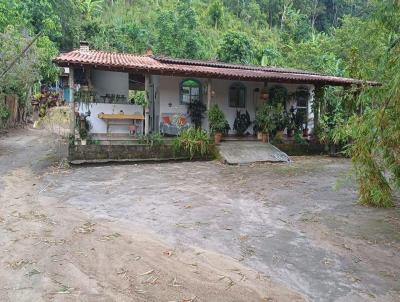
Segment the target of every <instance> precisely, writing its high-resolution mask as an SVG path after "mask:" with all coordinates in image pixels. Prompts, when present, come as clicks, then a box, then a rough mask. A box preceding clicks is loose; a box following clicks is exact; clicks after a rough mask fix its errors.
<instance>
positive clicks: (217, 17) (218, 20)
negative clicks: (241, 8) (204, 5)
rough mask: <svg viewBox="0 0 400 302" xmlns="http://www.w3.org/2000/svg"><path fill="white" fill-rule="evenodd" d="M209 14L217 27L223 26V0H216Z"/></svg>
mask: <svg viewBox="0 0 400 302" xmlns="http://www.w3.org/2000/svg"><path fill="white" fill-rule="evenodd" d="M208 15H209V16H210V19H211V22H212V24H213V25H214V27H215V28H218V26H221V24H222V20H223V17H224V6H223V3H222V1H221V0H214V1H213V3H212V4H211V5H210V7H209V9H208Z"/></svg>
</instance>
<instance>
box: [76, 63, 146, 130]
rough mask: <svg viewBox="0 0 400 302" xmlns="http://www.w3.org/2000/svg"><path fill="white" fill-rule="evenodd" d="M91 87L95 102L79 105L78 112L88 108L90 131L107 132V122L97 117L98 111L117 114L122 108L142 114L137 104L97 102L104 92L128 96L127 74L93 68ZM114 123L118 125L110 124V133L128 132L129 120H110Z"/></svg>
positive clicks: (126, 112)
mask: <svg viewBox="0 0 400 302" xmlns="http://www.w3.org/2000/svg"><path fill="white" fill-rule="evenodd" d="M91 78H92V85H93V89H94V91H95V93H96V100H97V101H98V102H97V103H93V104H91V105H90V106H89V108H87V107H86V105H81V106H80V107H79V112H80V113H85V112H87V111H88V109H90V112H91V115H90V117H89V120H90V122H91V123H92V126H93V128H92V130H91V133H106V132H107V123H106V122H105V121H104V120H102V119H99V118H98V117H97V115H98V114H99V113H106V114H113V113H115V114H117V113H120V111H121V110H122V111H123V112H124V114H143V108H142V107H141V106H137V105H130V104H105V103H99V101H102V98H101V97H100V96H102V95H106V94H115V95H117V94H119V95H124V96H125V97H126V98H128V94H129V74H128V73H123V72H113V71H102V70H93V71H92V74H91ZM112 123H113V124H114V123H115V124H120V125H112V126H110V132H111V133H129V130H128V126H127V124H128V123H129V121H120V122H118V121H112Z"/></svg>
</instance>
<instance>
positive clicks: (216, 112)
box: [208, 104, 229, 133]
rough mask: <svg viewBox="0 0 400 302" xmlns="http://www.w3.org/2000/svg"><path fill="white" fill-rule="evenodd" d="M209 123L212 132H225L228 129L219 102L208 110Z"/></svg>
mask: <svg viewBox="0 0 400 302" xmlns="http://www.w3.org/2000/svg"><path fill="white" fill-rule="evenodd" d="M208 123H209V125H210V129H211V132H212V133H224V132H225V129H226V120H225V115H224V113H223V112H222V110H221V109H220V108H219V107H218V105H217V104H215V105H213V106H212V107H211V109H210V110H209V111H208ZM228 127H229V124H228ZM228 131H229V130H228Z"/></svg>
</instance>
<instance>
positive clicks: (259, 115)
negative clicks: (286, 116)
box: [256, 104, 276, 133]
mask: <svg viewBox="0 0 400 302" xmlns="http://www.w3.org/2000/svg"><path fill="white" fill-rule="evenodd" d="M273 113H274V108H273V107H272V106H268V105H266V104H264V105H263V106H262V107H261V108H259V109H258V110H257V112H256V127H257V130H258V131H260V132H263V133H269V132H272V131H274V130H275V129H276V125H275V124H274V118H273Z"/></svg>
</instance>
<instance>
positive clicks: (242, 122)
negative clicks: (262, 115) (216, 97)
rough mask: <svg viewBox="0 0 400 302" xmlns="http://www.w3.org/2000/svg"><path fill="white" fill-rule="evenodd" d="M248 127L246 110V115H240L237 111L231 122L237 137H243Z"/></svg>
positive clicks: (248, 116)
mask: <svg viewBox="0 0 400 302" xmlns="http://www.w3.org/2000/svg"><path fill="white" fill-rule="evenodd" d="M250 125H251V120H250V114H249V112H248V111H247V110H246V113H240V111H239V110H237V111H236V118H235V121H234V122H233V130H235V131H236V132H237V134H238V135H243V134H244V133H245V132H246V130H247V128H249V126H250Z"/></svg>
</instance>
